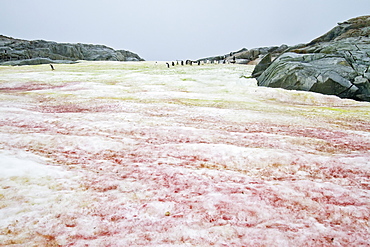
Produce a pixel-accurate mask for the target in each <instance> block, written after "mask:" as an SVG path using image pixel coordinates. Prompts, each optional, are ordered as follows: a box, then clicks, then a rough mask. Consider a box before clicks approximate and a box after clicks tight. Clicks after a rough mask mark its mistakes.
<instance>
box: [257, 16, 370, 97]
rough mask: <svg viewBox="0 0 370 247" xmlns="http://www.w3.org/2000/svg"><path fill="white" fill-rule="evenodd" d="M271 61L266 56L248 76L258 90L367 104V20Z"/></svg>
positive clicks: (369, 59)
mask: <svg viewBox="0 0 370 247" xmlns="http://www.w3.org/2000/svg"><path fill="white" fill-rule="evenodd" d="M271 60H272V59H271V53H269V54H267V55H266V56H265V57H264V58H263V59H262V60H261V62H260V64H258V65H257V66H256V67H255V70H254V71H253V73H252V76H253V77H255V78H256V79H257V81H258V85H259V86H267V87H279V88H284V89H290V90H303V91H312V92H317V93H322V94H329V95H336V96H339V97H341V98H351V99H355V100H365V101H370V84H369V83H370V82H369V77H370V76H369V75H370V16H362V17H357V18H353V19H351V20H348V21H346V22H343V23H339V24H338V26H337V27H335V28H333V29H332V30H330V31H329V32H328V33H326V34H324V35H323V36H321V37H319V38H316V39H314V40H312V41H311V42H310V43H308V44H305V45H298V46H294V47H290V48H289V49H287V50H286V51H285V52H283V53H282V54H281V55H280V56H279V57H277V58H276V59H275V60H273V61H271Z"/></svg>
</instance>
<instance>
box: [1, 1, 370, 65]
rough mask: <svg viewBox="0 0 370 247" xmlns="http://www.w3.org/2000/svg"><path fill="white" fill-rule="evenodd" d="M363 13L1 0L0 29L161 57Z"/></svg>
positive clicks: (255, 42) (334, 6)
mask: <svg viewBox="0 0 370 247" xmlns="http://www.w3.org/2000/svg"><path fill="white" fill-rule="evenodd" d="M361 15H370V0H130V1H126V0H101V1H99V0H0V34H3V35H6V36H11V37H15V38H21V39H28V40H34V39H44V40H51V41H57V42H70V43H91V44H104V45H107V46H109V47H112V48H114V49H124V50H130V51H132V52H135V53H138V54H139V55H140V56H141V57H143V58H144V59H146V60H155V61H160V60H176V59H197V58H201V57H207V56H212V55H221V54H226V53H229V52H230V51H236V50H239V49H241V48H248V49H250V48H254V47H261V46H272V45H281V44H283V43H284V44H288V45H294V44H298V43H306V42H309V41H311V40H312V39H314V38H316V37H318V36H320V35H322V34H324V33H326V32H327V31H329V30H330V29H331V28H333V27H334V26H335V25H336V24H337V22H342V21H345V20H347V19H350V18H352V17H356V16H361Z"/></svg>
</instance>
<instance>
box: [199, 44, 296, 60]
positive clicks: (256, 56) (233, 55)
mask: <svg viewBox="0 0 370 247" xmlns="http://www.w3.org/2000/svg"><path fill="white" fill-rule="evenodd" d="M288 48H289V47H288V46H287V45H281V46H270V47H259V48H253V49H250V50H248V49H246V48H243V49H241V50H239V51H236V52H230V53H229V54H225V55H221V56H215V57H206V58H201V59H198V60H197V61H202V62H206V61H211V62H214V61H217V62H224V61H225V62H235V63H237V64H253V63H258V62H259V60H260V59H261V58H262V57H263V56H264V55H266V54H270V55H271V56H272V57H276V56H279V55H280V54H281V53H283V52H284V51H285V50H286V49H288Z"/></svg>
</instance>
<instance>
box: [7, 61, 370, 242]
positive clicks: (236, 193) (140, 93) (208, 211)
mask: <svg viewBox="0 0 370 247" xmlns="http://www.w3.org/2000/svg"><path fill="white" fill-rule="evenodd" d="M55 68H56V70H55V71H50V68H49V65H39V66H23V67H0V246H4V245H14V246H210V245H216V246H368V244H369V239H370V228H369V215H370V192H369V189H370V177H369V176H370V152H369V149H370V115H369V113H370V104H369V103H363V102H355V101H352V100H343V99H339V98H337V97H334V96H325V95H320V94H315V93H309V92H296V91H286V90H282V89H273V88H263V87H257V86H256V82H255V80H253V79H247V78H246V77H248V76H249V75H250V73H251V71H252V70H253V67H252V66H244V65H243V66H242V65H201V66H177V67H171V68H170V69H167V67H166V66H165V64H160V63H159V64H155V63H151V62H141V63H119V62H83V63H79V64H74V65H56V66H55Z"/></svg>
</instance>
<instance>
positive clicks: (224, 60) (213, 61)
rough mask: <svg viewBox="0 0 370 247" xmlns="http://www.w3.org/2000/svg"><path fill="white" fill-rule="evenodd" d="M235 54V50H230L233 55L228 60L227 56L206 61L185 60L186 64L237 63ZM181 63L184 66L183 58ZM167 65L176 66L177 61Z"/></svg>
mask: <svg viewBox="0 0 370 247" xmlns="http://www.w3.org/2000/svg"><path fill="white" fill-rule="evenodd" d="M233 55H234V53H233V52H230V57H231V56H232V60H227V59H226V56H224V57H223V59H222V60H206V61H202V60H197V61H192V60H189V59H188V60H186V61H185V64H186V65H193V64H194V63H195V64H198V65H201V64H205V63H207V64H209V63H211V64H226V63H232V64H235V63H236V57H235V56H233ZM180 64H181V65H182V66H184V61H183V60H181V61H180ZM166 65H167V68H170V67H171V65H172V66H175V62H171V63H168V62H167V63H166ZM176 65H179V60H176Z"/></svg>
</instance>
